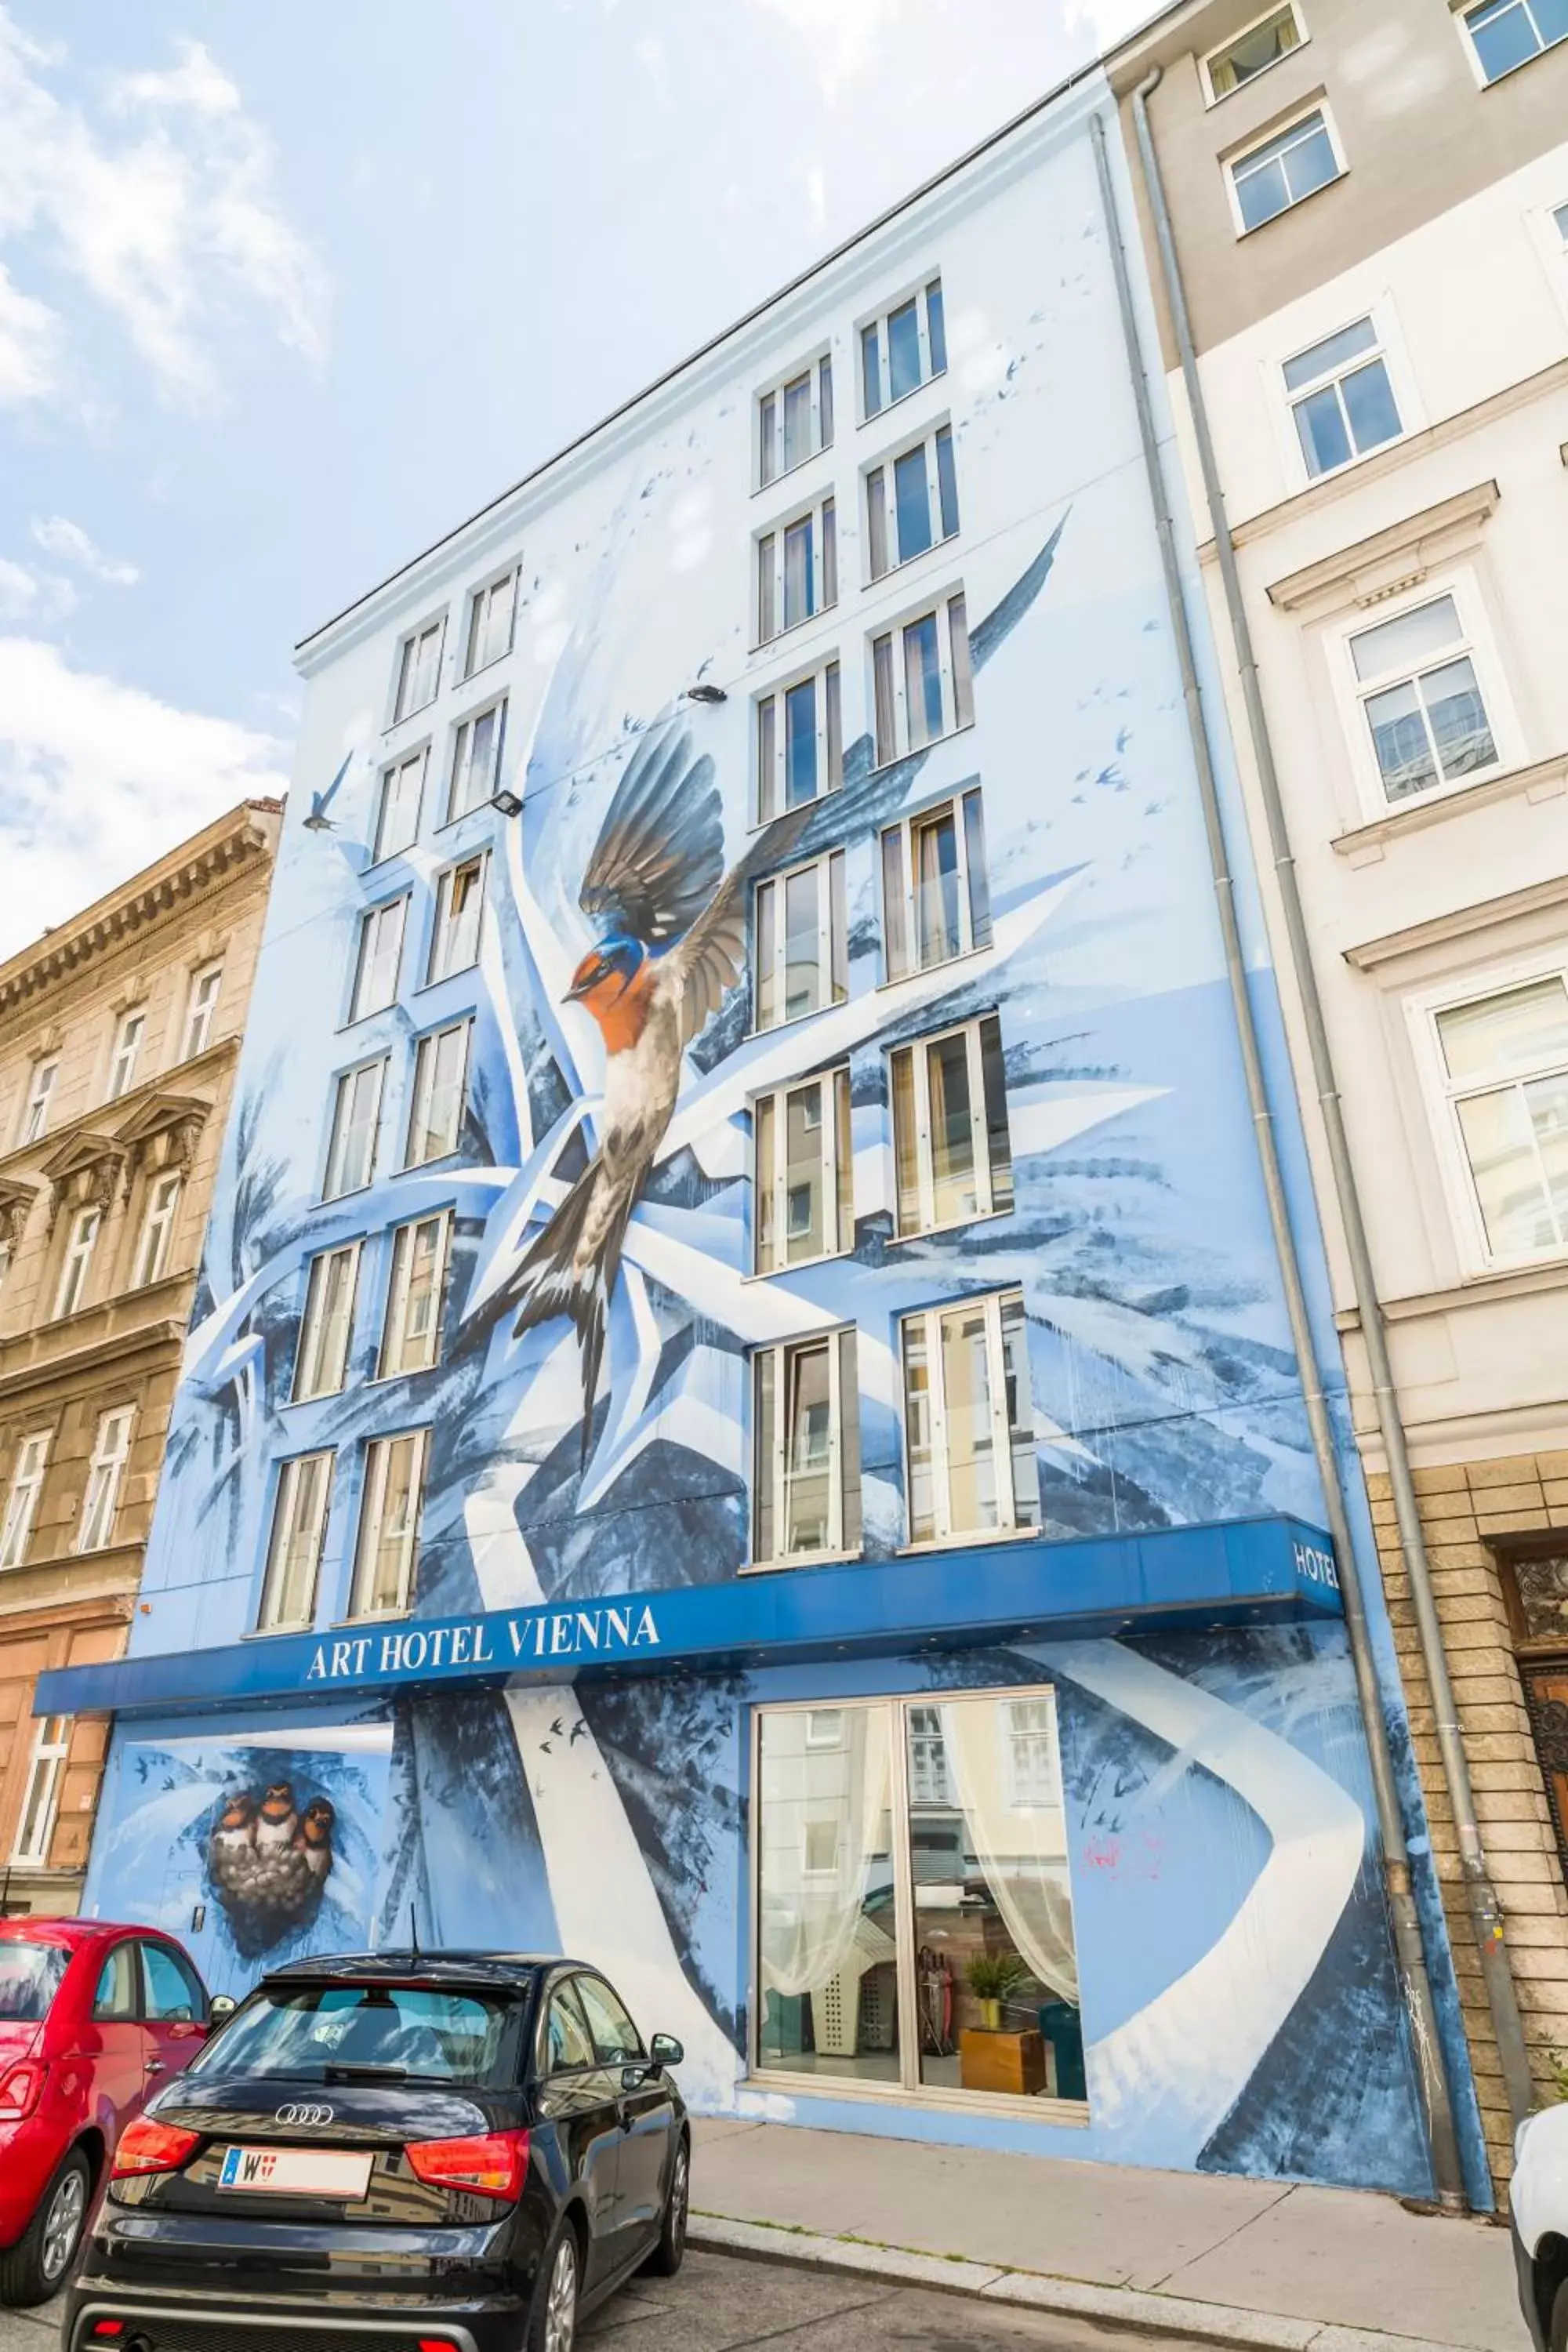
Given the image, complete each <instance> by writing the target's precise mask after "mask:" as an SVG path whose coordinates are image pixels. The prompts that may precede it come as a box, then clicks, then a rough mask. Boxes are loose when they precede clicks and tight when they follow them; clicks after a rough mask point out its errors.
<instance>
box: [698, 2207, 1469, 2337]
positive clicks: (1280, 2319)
mask: <svg viewBox="0 0 1568 2352" xmlns="http://www.w3.org/2000/svg"><path fill="white" fill-rule="evenodd" d="M688 2237H689V2242H690V2243H691V2244H692V2245H694V2246H701V2247H705V2248H707V2249H709V2250H710V2251H712V2252H722V2253H731V2254H750V2255H752V2257H753V2258H755V2259H758V2260H760V2261H763V2262H771V2263H810V2264H811V2265H812V2266H813V2267H814V2268H816V2269H818V2270H835V2271H847V2272H852V2273H854V2274H855V2275H856V2276H857V2277H859V2278H873V2279H884V2280H886V2281H887V2283H888V2284H889V2285H890V2286H923V2287H934V2288H936V2289H938V2290H939V2291H940V2292H941V2293H942V2294H973V2295H977V2296H979V2297H980V2298H981V2299H982V2300H983V2301H984V2302H986V2303H1000V2304H1011V2305H1015V2306H1016V2307H1018V2308H1021V2309H1025V2310H1029V2311H1054V2312H1061V2313H1064V2314H1066V2315H1069V2316H1071V2317H1073V2318H1075V2319H1094V2320H1101V2321H1107V2322H1109V2323H1110V2325H1112V2326H1117V2327H1124V2328H1130V2329H1134V2330H1136V2331H1137V2332H1139V2333H1140V2334H1142V2335H1150V2336H1186V2337H1195V2338H1197V2339H1198V2340H1200V2341H1202V2342H1206V2343H1210V2344H1235V2345H1244V2346H1247V2347H1254V2352H1462V2347H1456V2346H1453V2345H1438V2344H1434V2343H1433V2342H1432V2341H1431V2339H1430V2338H1429V2337H1426V2336H1390V2335H1386V2334H1384V2333H1383V2332H1382V2331H1381V2330H1379V2329H1377V2328H1365V2327H1334V2326H1329V2325H1328V2324H1327V2322H1325V2321H1323V2320H1321V2319H1293V2318H1291V2317H1289V2315H1287V2314H1285V2313H1283V2312H1272V2311H1245V2310H1240V2309H1237V2307H1236V2306H1235V2305H1230V2304H1224V2303H1194V2302H1190V2301H1187V2300H1184V2298H1183V2297H1182V2296H1180V2295H1173V2294H1149V2293H1147V2292H1145V2291H1144V2290H1142V2289H1141V2288H1137V2287H1123V2286H1091V2285H1090V2284H1089V2283H1088V2282H1087V2281H1086V2280H1082V2279H1066V2278H1050V2277H1047V2276H1046V2275H1045V2274H1044V2273H1042V2272H1038V2271H1014V2270H1000V2269H997V2268H995V2267H994V2266H993V2265H992V2264H990V2263H972V2262H968V2261H965V2260H964V2259H963V2257H962V2256H958V2255H953V2256H943V2255H941V2254H921V2253H911V2252H907V2251H906V2250H905V2249H904V2248H903V2247H901V2246H874V2245H868V2244H866V2243H864V2242H862V2241H860V2240H858V2239H855V2238H818V2237H814V2236H813V2235H812V2234H811V2232H810V2231H805V2230H793V2229H790V2228H788V2227H785V2226H780V2225H778V2224H775V2223H773V2222H768V2221H732V2220H731V2219H730V2217H729V2216H728V2215H726V2214H722V2213H698V2212H693V2214H692V2215H691V2219H690V2222H689V2229H688Z"/></svg>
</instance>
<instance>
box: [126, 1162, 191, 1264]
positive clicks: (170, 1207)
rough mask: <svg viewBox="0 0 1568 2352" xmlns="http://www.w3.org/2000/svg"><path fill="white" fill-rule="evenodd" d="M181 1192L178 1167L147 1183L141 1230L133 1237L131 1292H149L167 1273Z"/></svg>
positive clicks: (155, 1176)
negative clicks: (134, 1238)
mask: <svg viewBox="0 0 1568 2352" xmlns="http://www.w3.org/2000/svg"><path fill="white" fill-rule="evenodd" d="M184 1189H185V1180H184V1176H183V1175H182V1173H181V1172H180V1171H179V1170H178V1169H177V1168H161V1169H159V1170H158V1171H157V1172H156V1174H155V1175H154V1176H153V1178H152V1180H151V1181H150V1182H149V1184H148V1187H147V1202H146V1206H145V1207H144V1208H143V1210H142V1224H141V1230H140V1231H139V1232H138V1234H137V1236H136V1255H135V1256H134V1258H133V1259H132V1266H131V1287H132V1290H147V1289H150V1288H151V1287H152V1286H153V1283H155V1282H162V1281H163V1277H164V1276H165V1275H166V1274H167V1273H168V1271H169V1260H170V1258H171V1257H172V1256H173V1255H174V1227H175V1225H176V1224H177V1223H178V1222H179V1215H180V1200H181V1196H182V1195H183V1193H184Z"/></svg>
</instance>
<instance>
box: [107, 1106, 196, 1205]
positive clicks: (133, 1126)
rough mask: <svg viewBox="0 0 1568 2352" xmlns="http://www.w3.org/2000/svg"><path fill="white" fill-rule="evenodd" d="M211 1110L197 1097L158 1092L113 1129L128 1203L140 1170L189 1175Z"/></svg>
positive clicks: (152, 1172) (140, 1172)
mask: <svg viewBox="0 0 1568 2352" xmlns="http://www.w3.org/2000/svg"><path fill="white" fill-rule="evenodd" d="M211 1109H212V1105H211V1103H209V1102H203V1101H202V1099H201V1098H200V1097H199V1096H196V1095H175V1094H165V1093H163V1091H162V1090H161V1089H160V1090H159V1091H158V1092H157V1093H155V1094H153V1095H152V1096H150V1097H149V1098H148V1100H147V1101H146V1102H144V1103H143V1104H142V1108H140V1110H138V1111H136V1112H135V1113H134V1114H133V1116H132V1118H128V1119H127V1120H126V1121H125V1124H124V1126H123V1127H120V1128H117V1129H115V1140H116V1141H117V1142H118V1143H119V1144H121V1146H122V1147H123V1150H124V1152H125V1197H126V1199H127V1200H129V1199H130V1197H131V1194H132V1189H133V1188H134V1186H135V1182H136V1179H137V1178H138V1176H140V1175H141V1174H142V1171H143V1170H145V1171H147V1172H148V1173H149V1174H157V1175H162V1174H163V1172H164V1171H166V1170H168V1169H178V1171H180V1173H181V1174H182V1175H188V1174H189V1172H190V1168H191V1162H192V1161H193V1160H195V1156H196V1145H197V1143H198V1142H199V1140H200V1139H201V1132H202V1129H203V1128H204V1127H205V1124H206V1121H207V1117H208V1114H209V1113H210V1112H211Z"/></svg>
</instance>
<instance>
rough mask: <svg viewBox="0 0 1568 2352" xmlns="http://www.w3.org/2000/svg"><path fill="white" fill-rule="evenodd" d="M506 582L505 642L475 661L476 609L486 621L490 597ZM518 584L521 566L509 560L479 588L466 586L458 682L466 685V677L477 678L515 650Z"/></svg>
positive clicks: (477, 614)
mask: <svg viewBox="0 0 1568 2352" xmlns="http://www.w3.org/2000/svg"><path fill="white" fill-rule="evenodd" d="M509 583H510V587H511V614H510V619H509V621H508V623H507V632H506V643H505V645H504V646H502V647H501V649H500V652H499V653H493V654H487V655H486V656H485V658H484V660H483V661H476V660H475V658H474V654H475V641H476V636H477V634H478V629H479V611H480V608H481V606H483V607H484V608H485V612H486V617H487V620H488V617H489V604H490V600H491V598H492V597H494V595H495V594H496V593H497V591H498V590H499V589H501V588H504V587H506V586H507V585H508V584H509ZM521 585H522V566H521V563H512V564H510V565H509V566H508V567H507V569H506V570H505V571H504V572H497V573H496V575H495V577H494V579H492V580H486V581H483V582H481V583H480V585H479V587H477V588H470V589H469V591H468V601H467V604H465V606H464V614H463V675H462V681H461V682H462V684H463V685H465V686H466V685H467V684H468V680H469V678H471V677H479V675H480V673H481V672H482V671H484V670H487V669H491V668H493V667H494V666H495V664H496V663H497V662H499V661H505V659H506V657H507V656H508V655H509V654H510V653H511V652H512V651H513V650H514V649H515V647H516V645H517V599H518V591H519V589H520V588H521Z"/></svg>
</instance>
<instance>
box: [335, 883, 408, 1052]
mask: <svg viewBox="0 0 1568 2352" xmlns="http://www.w3.org/2000/svg"><path fill="white" fill-rule="evenodd" d="M413 897H414V894H413V892H412V891H411V890H403V891H400V892H399V893H398V895H397V896H396V898H380V899H378V900H377V901H376V903H375V905H374V907H367V908H365V909H364V912H363V914H362V915H361V917H360V919H359V942H358V945H357V947H356V949H355V951H354V965H353V981H352V982H351V983H350V987H349V1009H348V1018H347V1019H346V1020H345V1022H344V1023H343V1026H344V1028H345V1029H353V1028H357V1027H358V1025H359V1024H360V1023H361V1022H362V1021H371V1020H374V1017H375V1015H376V1014H377V1013H389V1012H390V1011H391V1010H392V1007H393V1006H394V1005H395V1003H396V1002H397V992H398V986H399V983H400V982H401V981H402V978H403V954H404V950H405V948H406V946H407V944H408V910H409V907H410V905H411V903H412V901H413ZM393 914H395V915H396V916H397V918H398V923H397V947H396V950H395V953H394V955H393V958H392V993H391V995H390V996H384V997H383V998H382V999H381V1000H380V1002H379V1003H374V1004H362V1003H360V992H361V990H362V989H363V986H364V983H365V978H366V974H367V972H368V971H370V969H371V968H372V965H373V962H374V959H373V958H371V957H370V956H369V955H368V954H367V950H368V948H369V945H370V937H371V929H372V926H373V925H375V924H379V923H380V922H381V921H382V920H383V919H384V917H386V916H388V915H393Z"/></svg>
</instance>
